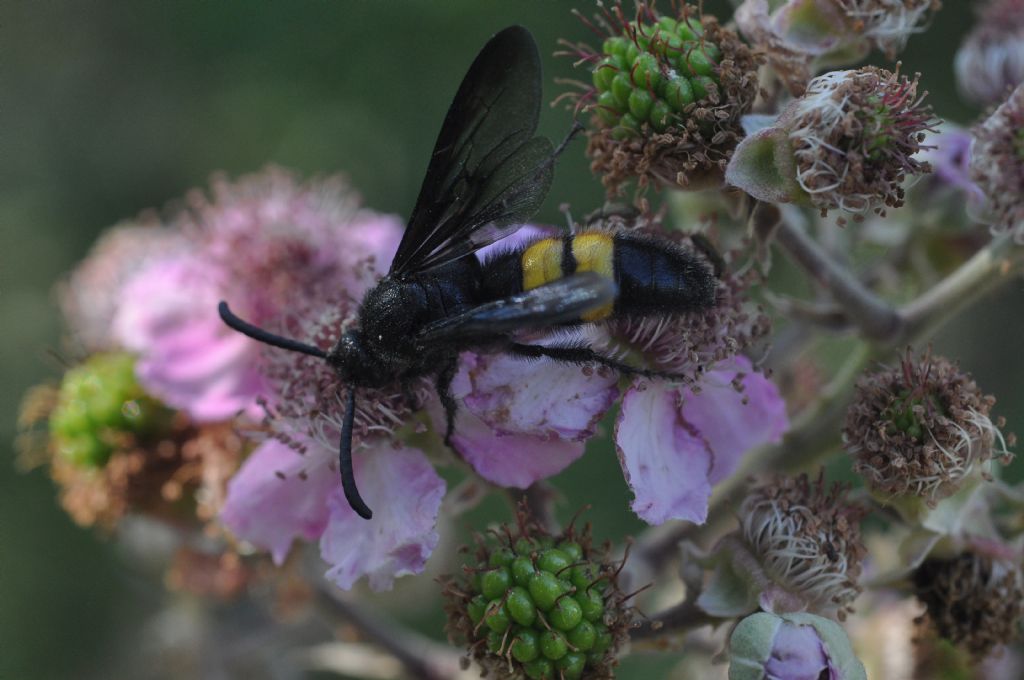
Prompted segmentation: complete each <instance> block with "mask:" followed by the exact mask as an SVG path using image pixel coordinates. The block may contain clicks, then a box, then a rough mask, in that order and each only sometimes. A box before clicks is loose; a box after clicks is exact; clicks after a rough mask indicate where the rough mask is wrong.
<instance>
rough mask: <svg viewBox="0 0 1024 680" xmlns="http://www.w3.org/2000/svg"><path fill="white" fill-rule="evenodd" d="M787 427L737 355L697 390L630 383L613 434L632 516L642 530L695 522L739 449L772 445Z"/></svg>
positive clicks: (767, 386)
mask: <svg viewBox="0 0 1024 680" xmlns="http://www.w3.org/2000/svg"><path fill="white" fill-rule="evenodd" d="M736 384H738V385H740V386H742V389H743V391H742V392H741V391H738V390H737V388H736ZM788 424H789V423H788V420H787V418H786V412H785V403H784V402H783V400H782V397H781V396H780V395H779V392H778V389H776V387H775V386H774V385H773V384H772V383H771V382H770V381H768V380H767V379H766V378H765V377H764V376H763V375H761V374H760V373H752V372H751V364H750V361H749V360H747V359H746V358H744V357H739V356H737V357H735V358H734V359H732V360H731V361H728V362H723V363H722V364H720V365H719V366H718V367H716V368H715V369H713V370H711V371H709V372H708V373H707V374H706V375H705V377H704V379H703V380H701V382H700V386H699V391H695V390H693V389H692V388H688V387H682V386H673V385H670V384H667V383H665V382H661V381H655V382H649V381H637V382H635V383H634V384H633V387H631V388H630V389H629V390H628V391H627V392H626V395H625V397H624V398H623V400H622V410H621V412H620V413H619V418H618V421H617V423H616V428H615V441H616V446H617V448H618V452H619V461H620V462H621V464H622V471H623V474H624V475H625V477H626V481H627V482H628V483H629V485H630V488H632V490H633V494H634V496H635V499H634V501H633V505H632V508H633V511H634V512H636V514H637V515H639V516H640V518H641V519H643V520H645V521H646V522H648V523H650V524H662V523H663V522H666V521H668V520H670V519H685V520H689V521H691V522H698V523H700V522H703V521H704V520H705V519H706V518H707V504H708V499H709V498H710V496H711V487H712V485H713V484H715V483H717V482H719V481H721V480H723V479H725V478H726V477H727V476H729V475H730V474H731V473H732V472H733V471H734V470H735V469H736V467H737V465H738V464H739V461H740V459H741V458H742V457H743V455H744V454H745V453H746V452H747V451H749V450H751V449H753V448H755V447H757V446H759V445H761V444H765V443H768V442H777V441H779V439H780V438H781V437H782V434H783V432H785V431H786V428H787V427H788Z"/></svg>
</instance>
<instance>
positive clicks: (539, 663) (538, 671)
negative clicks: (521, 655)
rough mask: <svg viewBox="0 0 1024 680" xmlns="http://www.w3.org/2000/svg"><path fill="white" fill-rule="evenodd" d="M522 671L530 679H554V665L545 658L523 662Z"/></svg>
mask: <svg viewBox="0 0 1024 680" xmlns="http://www.w3.org/2000/svg"><path fill="white" fill-rule="evenodd" d="M523 671H524V672H525V673H526V677H528V678H530V680H555V665H554V664H553V663H551V661H549V660H548V659H545V658H540V659H534V660H533V661H531V662H529V663H526V664H523Z"/></svg>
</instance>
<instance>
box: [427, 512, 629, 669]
mask: <svg viewBox="0 0 1024 680" xmlns="http://www.w3.org/2000/svg"><path fill="white" fill-rule="evenodd" d="M466 552H467V553H469V559H468V560H467V562H466V564H465V565H464V566H463V573H462V574H461V575H460V576H459V577H445V578H443V579H442V583H443V585H444V595H445V597H446V599H447V603H446V605H445V610H446V611H447V613H448V634H449V638H450V639H451V640H452V641H453V642H457V643H461V642H465V643H468V644H469V650H470V652H469V653H470V655H471V656H472V657H473V659H475V660H476V662H477V663H479V664H480V666H481V667H482V668H483V669H484V670H485V673H487V674H488V675H490V674H493V677H496V678H522V677H523V676H525V677H527V678H531V679H538V678H548V679H551V680H554V678H565V679H566V680H573V679H577V678H581V677H586V678H611V677H612V674H611V669H612V667H613V666H614V664H615V660H614V659H615V652H616V650H617V649H618V647H619V646H620V645H621V644H622V642H624V640H625V636H626V627H627V625H628V616H627V613H628V612H627V609H626V607H625V606H624V604H623V599H624V598H623V597H622V593H621V592H620V591H619V589H618V585H617V583H616V576H617V574H618V565H614V566H613V565H612V564H611V563H609V562H608V561H607V560H606V559H605V557H604V555H603V553H602V552H599V551H596V550H595V549H594V548H593V547H592V545H591V537H590V530H589V527H586V528H585V529H584V530H583V531H581V532H577V531H575V530H574V529H573V528H572V527H570V528H569V529H568V530H566V531H565V532H563V533H562V534H561V535H559V536H552V535H550V534H549V533H547V532H546V531H544V530H542V529H541V528H540V527H538V526H536V525H535V524H533V523H531V522H529V521H528V520H527V517H526V515H525V514H523V512H522V511H520V514H519V517H518V526H517V527H516V528H514V529H513V528H511V527H508V526H503V527H501V528H499V529H496V530H491V531H488V533H487V534H486V535H483V536H481V535H477V537H476V549H475V550H474V551H473V552H472V553H470V552H469V550H468V549H467V550H466Z"/></svg>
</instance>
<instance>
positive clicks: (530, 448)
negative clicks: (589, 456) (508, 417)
mask: <svg viewBox="0 0 1024 680" xmlns="http://www.w3.org/2000/svg"><path fill="white" fill-rule="evenodd" d="M437 421H438V422H440V423H442V425H441V426H442V427H443V422H444V418H443V417H441V418H440V419H437ZM452 446H453V447H454V448H455V450H456V451H458V452H459V454H460V455H461V456H462V457H463V458H464V459H465V461H466V462H467V463H469V464H470V465H472V466H473V469H474V470H476V472H477V474H478V475H480V476H481V477H483V478H484V479H486V480H487V481H489V482H492V483H494V484H497V485H498V486H511V487H515V488H517V489H525V488H526V487H528V486H530V485H531V484H533V483H534V482H536V481H539V480H541V479H547V478H548V477H551V476H553V475H556V474H558V473H559V472H561V471H562V470H564V469H565V468H567V467H569V465H570V464H572V463H573V462H575V460H576V459H577V458H579V457H580V456H582V455H583V451H584V449H585V448H586V447H585V445H584V444H583V442H576V441H565V440H562V439H544V438H542V437H535V436H532V435H528V434H501V433H498V432H495V431H494V430H493V429H491V428H490V427H489V426H488V425H487V424H486V423H485V422H484V421H482V420H480V418H478V417H477V416H475V415H473V414H472V413H470V412H468V411H467V410H466V409H460V410H459V415H458V418H457V420H456V422H455V434H454V435H453V436H452Z"/></svg>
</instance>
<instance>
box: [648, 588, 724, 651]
mask: <svg viewBox="0 0 1024 680" xmlns="http://www.w3.org/2000/svg"><path fill="white" fill-rule="evenodd" d="M720 622H721V619H719V618H718V617H715V616H711V615H710V614H708V613H707V612H705V611H704V610H703V609H701V608H700V607H698V606H697V604H696V603H695V602H694V601H693V600H692V599H690V598H687V599H686V600H683V601H682V602H681V603H679V604H677V605H675V606H674V607H669V608H668V609H666V610H664V611H662V612H660V613H658V614H655V615H653V616H652V617H650V618H649V619H647V620H646V621H644V622H642V623H641V624H640V625H638V626H637V627H636V628H633V629H632V630H630V632H629V639H630V640H631V641H633V642H639V641H641V640H651V639H654V638H657V637H661V636H663V635H668V634H672V635H678V634H680V633H685V632H688V631H691V630H695V629H697V628H700V627H701V626H706V625H709V624H716V623H720Z"/></svg>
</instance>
